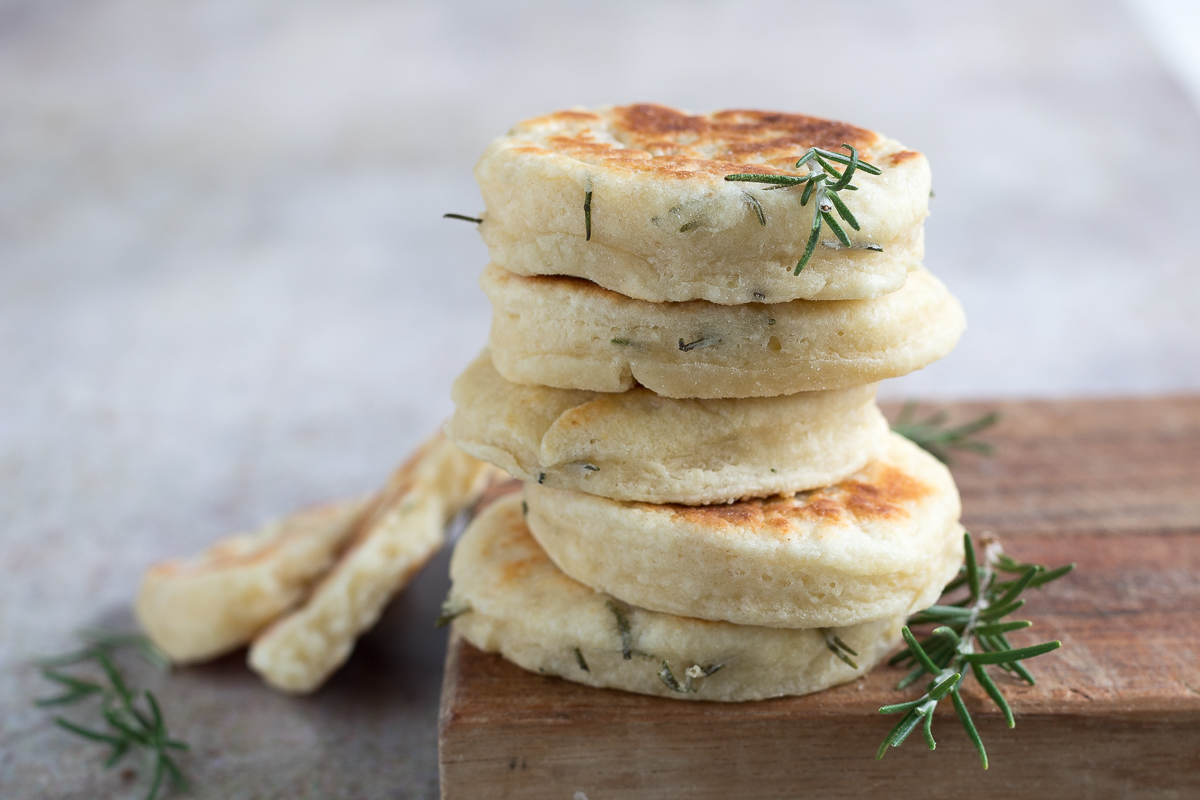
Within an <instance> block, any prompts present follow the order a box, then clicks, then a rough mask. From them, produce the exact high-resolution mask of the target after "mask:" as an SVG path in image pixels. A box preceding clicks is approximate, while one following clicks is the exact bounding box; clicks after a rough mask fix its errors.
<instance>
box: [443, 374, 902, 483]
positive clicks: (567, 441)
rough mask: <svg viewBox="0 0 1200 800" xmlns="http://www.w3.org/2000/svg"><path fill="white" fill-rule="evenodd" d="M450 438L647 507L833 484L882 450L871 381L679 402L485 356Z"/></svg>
mask: <svg viewBox="0 0 1200 800" xmlns="http://www.w3.org/2000/svg"><path fill="white" fill-rule="evenodd" d="M452 396H453V398H454V403H455V411H454V416H453V417H452V418H451V419H450V423H449V424H448V425H447V426H446V433H447V434H448V435H449V436H450V438H452V439H453V440H454V441H455V442H456V443H457V444H458V446H459V447H461V448H462V449H463V450H465V451H466V452H468V453H470V454H471V455H473V456H475V457H476V458H479V459H482V460H484V461H490V462H491V463H493V464H495V465H497V466H498V467H500V468H501V469H503V470H504V471H506V472H507V473H509V474H510V475H512V476H514V477H516V478H520V479H522V480H527V481H533V482H536V483H541V484H543V485H545V486H549V487H554V488H559V489H575V490H579V491H583V492H588V493H591V494H596V495H600V496H602V497H610V498H614V499H617V500H639V501H642V502H647V503H687V504H702V503H724V502H728V501H731V500H737V499H740V498H743V497H764V496H768V495H773V494H778V493H780V492H787V493H792V492H797V491H801V490H804V489H813V488H816V487H819V486H827V485H829V484H831V483H837V482H838V481H840V480H841V479H843V478H845V477H847V476H848V475H850V474H851V473H853V472H855V471H856V470H858V469H859V468H861V467H862V466H863V465H864V464H866V463H867V461H868V460H870V459H871V458H874V457H875V456H877V455H880V454H881V453H882V452H883V450H884V448H885V447H886V446H887V440H888V424H887V421H886V420H885V419H884V417H883V415H882V414H881V413H880V412H879V408H878V406H876V405H875V401H874V398H875V384H868V385H866V386H856V387H853V388H850V389H839V390H835V391H828V392H804V393H801V394H793V395H781V396H779V397H762V398H747V399H741V400H729V399H726V400H675V399H670V398H666V397H659V396H658V395H656V394H654V393H653V392H651V391H649V390H647V389H642V388H634V389H630V390H628V391H625V392H615V393H601V392H588V391H581V390H572V389H552V388H549V387H545V386H529V385H523V384H517V383H512V382H511V381H506V380H505V379H504V378H502V377H501V376H500V374H499V373H498V372H496V370H495V368H494V367H493V366H492V362H491V357H490V355H489V354H488V353H487V352H486V351H485V352H484V353H483V354H482V355H481V356H480V357H479V358H477V359H476V360H475V362H474V363H472V364H471V365H470V366H469V367H467V369H466V371H465V372H464V373H463V374H462V375H461V376H460V377H459V378H458V380H457V381H455V383H454V389H453V392H452Z"/></svg>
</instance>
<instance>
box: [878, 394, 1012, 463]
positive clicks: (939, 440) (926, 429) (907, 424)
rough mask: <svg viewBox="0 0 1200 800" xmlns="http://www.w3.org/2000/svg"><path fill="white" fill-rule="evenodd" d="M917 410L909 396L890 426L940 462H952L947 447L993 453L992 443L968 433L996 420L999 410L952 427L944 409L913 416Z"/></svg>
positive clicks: (984, 427) (992, 423)
mask: <svg viewBox="0 0 1200 800" xmlns="http://www.w3.org/2000/svg"><path fill="white" fill-rule="evenodd" d="M916 412H917V404H916V403H915V402H913V401H911V400H910V401H909V402H907V403H905V404H904V407H903V408H901V409H900V416H898V417H896V421H895V422H893V423H892V430H893V431H895V432H896V433H898V434H900V435H901V436H903V437H904V438H905V439H908V440H910V441H912V442H913V443H914V444H917V445H919V446H921V447H922V448H924V449H925V450H927V451H929V453H931V454H932V455H933V456H934V457H935V458H937V460H938V461H941V462H942V463H943V464H947V465H948V464H950V463H951V462H952V459H951V458H950V453H949V452H947V451H948V450H967V451H970V452H972V453H979V454H980V455H984V456H990V455H992V454H993V453H995V448H994V447H993V446H992V445H991V444H989V443H987V442H984V441H980V440H979V439H972V438H971V437H972V436H974V435H975V434H977V433H979V432H980V431H982V430H986V429H987V428H990V427H992V426H993V425H995V424H996V423H997V422H999V421H1000V412H999V411H992V412H991V413H988V414H984V415H983V416H981V417H978V418H976V419H973V420H971V421H970V422H965V423H963V424H962V425H957V426H955V427H953V428H948V427H946V418H947V414H946V412H945V411H944V410H943V411H938V412H936V413H934V414H931V415H930V416H928V417H926V418H925V419H923V420H917V419H916Z"/></svg>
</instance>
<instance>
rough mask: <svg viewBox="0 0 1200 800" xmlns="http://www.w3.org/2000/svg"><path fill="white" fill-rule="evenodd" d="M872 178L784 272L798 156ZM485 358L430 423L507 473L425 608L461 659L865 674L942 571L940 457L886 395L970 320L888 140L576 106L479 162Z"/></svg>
mask: <svg viewBox="0 0 1200 800" xmlns="http://www.w3.org/2000/svg"><path fill="white" fill-rule="evenodd" d="M845 145H849V146H851V147H853V148H854V149H855V150H856V151H857V153H858V154H859V157H860V158H861V159H862V160H863V161H866V162H868V163H869V164H870V165H873V166H874V167H877V168H878V170H879V174H877V175H875V174H867V173H866V172H863V171H860V172H858V173H857V174H856V175H855V176H854V184H855V186H856V189H854V190H847V191H843V192H842V193H841V199H842V200H844V202H845V205H846V206H847V207H848V208H849V210H850V211H851V212H852V214H853V216H854V218H855V219H856V222H857V224H858V228H857V229H851V228H850V227H849V226H847V228H846V231H845V232H846V234H847V235H848V241H849V244H847V243H846V242H845V241H842V240H840V238H838V237H835V236H834V233H833V232H831V230H830V229H829V227H828V226H826V227H825V229H824V234H825V235H824V236H823V237H822V238H821V239H820V240H819V242H818V244H817V246H816V249H815V251H814V252H812V253H811V257H809V258H808V259H807V260H806V262H805V264H804V267H803V269H801V270H800V271H799V272H796V270H795V268H796V266H797V263H798V262H799V261H800V260H801V259H802V258H803V257H804V253H805V248H806V244H807V242H808V240H809V236H810V231H811V230H812V229H813V225H814V214H816V213H819V211H818V207H819V204H818V203H817V202H806V201H807V200H810V199H811V198H807V197H806V196H805V194H804V193H803V187H801V186H792V187H771V186H770V185H764V184H760V183H752V182H745V181H729V180H725V177H726V176H728V175H733V174H739V173H759V174H768V175H793V176H803V175H804V174H805V172H806V169H810V168H806V167H800V168H797V167H796V161H797V159H798V158H800V157H801V156H803V155H804V154H805V152H806V151H807V150H808V149H809V148H810V147H818V148H822V149H823V150H826V151H838V152H842V153H849V152H850V148H849V147H844V146H845ZM475 174H476V178H477V179H478V181H479V184H480V187H481V189H482V192H483V197H484V201H485V204H486V212H485V213H484V214H483V216H482V222H481V223H480V224H479V230H480V233H481V234H482V236H483V238H484V241H485V242H486V243H487V245H488V249H489V253H490V256H491V259H492V263H491V264H490V265H488V266H487V268H486V269H485V270H484V273H483V278H482V284H483V288H484V291H485V292H486V293H487V295H488V297H489V299H490V300H491V302H492V306H493V309H494V317H493V324H492V331H491V336H490V340H489V342H488V347H487V349H486V350H485V351H484V352H483V353H482V354H481V355H480V356H479V358H478V359H477V360H476V361H475V362H474V363H473V364H471V365H470V366H469V367H468V368H467V370H466V372H465V373H464V374H463V375H462V376H461V377H460V378H459V379H458V381H457V382H456V384H455V386H454V391H453V394H454V400H455V403H456V411H455V414H454V417H453V418H452V420H451V422H450V424H449V425H448V427H447V434H448V436H449V437H450V438H451V439H452V440H453V441H454V442H455V443H457V444H458V446H459V447H460V448H461V449H462V450H464V451H466V452H467V453H469V454H471V455H473V456H475V457H477V458H479V459H482V460H483V461H486V462H489V463H491V464H494V465H495V466H497V467H499V468H500V469H502V470H505V471H506V472H508V473H509V474H511V475H513V476H515V477H517V478H519V479H521V480H523V481H524V482H525V484H524V490H523V492H521V493H520V494H519V495H512V496H510V497H508V498H506V499H504V500H501V501H499V502H497V503H495V504H493V505H491V506H490V507H489V508H488V509H487V510H486V511H484V512H483V513H482V514H481V515H479V516H478V517H477V518H476V519H475V520H474V522H473V523H472V524H471V525H470V527H469V528H468V530H467V532H466V533H465V534H464V535H463V538H462V539H461V540H460V542H459V544H458V546H457V550H456V552H455V554H454V558H453V561H452V565H451V576H452V578H453V589H452V591H451V595H450V597H449V598H448V600H447V606H446V611H447V614H448V615H452V616H454V627H455V629H456V631H457V632H458V633H459V634H460V635H461V636H463V637H465V638H466V639H467V640H468V641H470V642H471V643H472V644H474V645H475V646H477V647H479V648H482V649H484V650H487V651H492V652H498V653H501V654H503V655H504V657H506V658H508V659H509V660H511V661H513V662H514V663H516V664H518V665H520V666H522V667H525V668H527V669H530V670H536V671H539V672H542V673H546V674H552V675H559V676H561V677H564V678H567V679H569V680H573V681H578V682H581V683H586V684H591V685H594V686H606V687H614V688H620V689H626V690H630V691H635V692H643V693H647V694H659V695H666V696H672V697H679V698H694V699H707V700H748V699H756V698H763V697H771V696H777V695H785V694H802V693H805V692H811V691H815V690H818V689H822V688H825V687H827V686H830V685H833V684H836V683H841V682H844V681H847V680H850V679H852V678H854V677H856V676H857V675H859V674H861V673H863V672H865V671H866V670H868V669H870V668H871V667H872V666H873V665H874V664H875V663H876V662H877V661H878V660H879V659H880V658H881V657H882V656H883V655H884V654H885V653H886V652H887V651H888V650H889V649H890V648H892V647H893V646H894V644H895V643H896V641H897V640H898V638H899V633H900V628H901V626H902V625H903V624H904V621H905V619H906V617H907V615H909V614H910V613H911V612H913V611H915V610H918V609H920V608H923V607H926V606H928V605H930V604H932V603H933V602H934V601H935V600H936V599H937V597H938V595H939V594H940V592H941V589H942V587H943V586H944V585H945V583H946V582H947V581H948V580H949V579H950V578H952V577H953V576H954V575H955V573H956V572H957V570H958V569H959V566H960V564H961V563H962V547H963V545H962V528H961V527H960V525H959V512H960V506H959V498H958V493H957V490H956V488H955V486H954V482H953V480H952V479H951V477H950V474H949V472H948V471H947V470H946V469H945V467H944V466H943V465H942V464H941V463H939V462H938V461H937V460H936V459H934V458H933V457H932V456H930V455H929V454H927V453H926V452H925V451H923V450H921V449H920V448H918V447H917V446H916V445H914V444H912V443H911V442H909V441H908V440H906V439H903V438H901V437H900V436H898V435H896V434H893V433H891V432H890V431H889V429H888V425H887V423H886V421H885V420H884V418H883V416H882V415H881V413H880V411H879V409H878V407H877V406H876V404H875V391H876V386H877V383H878V381H880V380H882V379H884V378H890V377H894V376H898V375H903V374H905V373H908V372H910V371H912V370H915V369H920V368H921V367H924V366H925V365H927V364H929V363H930V362H932V361H934V360H935V359H938V358H940V357H942V356H944V355H946V354H947V353H948V352H949V351H950V349H951V348H952V347H953V346H954V345H955V343H956V342H957V340H958V338H959V336H960V334H961V333H962V330H963V328H964V324H965V323H964V318H963V313H962V309H961V307H960V306H959V304H958V302H957V301H956V300H955V298H954V297H953V296H952V295H951V294H950V293H949V292H948V291H947V289H946V287H945V286H943V285H942V284H941V283H940V282H939V281H938V280H937V279H936V278H935V277H934V276H933V275H931V274H930V273H929V272H928V271H927V270H926V269H925V268H924V267H923V266H922V265H921V259H922V256H923V244H924V240H923V226H924V220H925V217H926V216H927V214H928V199H929V195H930V175H929V167H928V164H927V162H926V160H925V158H924V156H922V155H921V154H920V153H916V152H913V151H911V150H907V149H905V148H904V147H903V146H902V145H901V144H899V143H898V142H896V141H893V140H891V139H888V138H886V137H884V136H882V135H880V134H877V133H873V132H871V131H868V130H863V129H861V128H857V127H854V126H851V125H846V124H843V123H837V122H830V121H827V120H821V119H815V118H812V117H806V116H799V115H792V114H779V113H767V112H759V111H723V112H718V113H714V114H707V115H690V114H686V113H683V112H680V111H676V110H673V109H669V108H664V107H661V106H654V105H637V106H626V107H617V108H603V109H598V110H595V111H587V110H570V111H562V112H558V113H554V114H550V115H548V116H544V117H538V118H536V119H532V120H529V121H527V122H524V123H521V124H520V125H518V126H517V127H515V128H514V129H513V130H512V131H511V132H510V133H509V134H508V135H506V136H504V137H501V138H500V139H497V140H496V141H495V142H493V143H492V145H491V146H490V147H489V148H488V149H487V151H486V152H485V153H484V155H483V157H482V158H481V160H480V161H479V164H478V166H477V167H476V171H475Z"/></svg>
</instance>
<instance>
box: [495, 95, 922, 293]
mask: <svg viewBox="0 0 1200 800" xmlns="http://www.w3.org/2000/svg"><path fill="white" fill-rule="evenodd" d="M843 143H848V144H851V145H853V146H855V147H857V148H858V149H859V150H860V153H861V157H862V158H863V159H865V160H867V161H869V162H870V163H872V164H873V165H874V166H876V167H879V168H880V169H882V170H883V172H882V174H881V175H878V176H875V175H869V174H867V173H865V172H861V171H860V172H857V173H855V175H854V177H853V183H854V185H856V186H858V190H857V191H848V190H847V191H842V192H840V193H839V196H840V197H841V198H842V199H843V201H844V202H845V203H846V205H847V206H848V207H849V209H850V210H851V212H852V213H853V214H854V215H855V217H857V219H858V222H859V224H860V230H859V231H855V230H853V229H852V228H850V227H849V226H846V225H843V228H844V229H845V231H846V233H847V234H848V236H849V238H850V242H851V245H852V247H851V248H843V247H841V245H840V244H839V243H838V241H837V239H836V238H835V236H834V234H833V233H832V232H831V231H830V230H829V228H828V227H825V228H824V231H823V235H822V244H821V245H820V246H818V247H817V250H816V252H815V253H814V255H813V256H812V259H811V260H810V261H809V263H808V265H807V266H806V267H805V268H804V270H803V271H802V272H801V273H800V274H799V275H794V274H793V269H794V268H795V266H796V263H797V261H798V260H799V259H800V257H801V255H802V253H803V252H804V248H805V245H806V244H807V241H808V237H809V231H810V229H811V226H812V218H813V210H814V208H815V203H813V202H811V200H810V202H809V203H808V204H807V206H802V205H801V203H800V200H801V195H802V190H801V189H800V188H789V189H776V190H771V189H768V188H767V187H766V186H764V185H762V184H755V183H742V182H730V181H726V180H724V178H725V176H726V175H729V174H733V173H745V172H759V173H771V174H788V175H804V174H807V167H801V168H799V169H796V167H795V162H796V160H797V159H798V158H799V157H800V156H801V155H803V154H804V152H805V151H806V150H807V149H808V148H809V147H810V146H817V147H821V148H823V149H826V150H830V151H837V152H841V153H846V152H847V151H845V150H842V149H841V146H842V144H843ZM475 178H476V180H477V181H478V182H479V187H480V190H481V192H482V193H483V199H484V203H485V204H486V207H487V210H486V212H485V213H484V215H483V220H484V221H483V223H482V224H481V225H480V226H479V231H480V234H481V235H482V236H483V240H484V242H485V243H486V244H487V246H488V251H489V253H490V254H491V258H492V260H493V261H495V262H496V263H497V264H500V265H501V266H503V267H504V268H506V269H508V270H511V271H513V272H517V273H520V274H522V275H574V276H577V277H580V278H586V279H587V280H590V281H594V282H595V283H597V284H599V285H601V286H604V287H605V288H608V289H611V290H613V291H615V292H620V293H621V294H623V295H626V296H628V297H636V298H638V299H641V300H648V301H651V302H667V301H682V300H693V299H703V300H709V301H711V302H714V303H723V304H740V303H751V302H758V301H765V302H770V303H779V302H785V301H788V300H796V299H808V300H846V299H863V298H870V297H878V296H879V295H882V294H886V293H887V292H891V291H895V290H896V289H898V288H899V287H900V286H901V285H903V283H904V280H905V277H906V273H907V264H908V263H909V262H912V261H920V260H921V258H922V257H923V254H924V240H923V235H922V225H923V223H924V220H925V217H926V216H927V215H928V204H929V191H930V173H929V164H928V162H927V161H926V160H925V157H924V156H923V155H921V154H920V153H916V152H913V151H911V150H908V149H906V148H905V147H904V146H903V145H902V144H900V143H899V142H896V141H894V140H892V139H888V138H887V137H885V136H882V135H880V134H878V133H874V132H872V131H868V130H864V129H862V128H859V127H855V126H853V125H848V124H845V123H841V122H833V121H830V120H824V119H818V118H815V117H807V116H802V115H798V114H782V113H777V112H770V111H745V110H735V111H718V112H715V113H712V114H699V115H693V114H688V113H686V112H682V111H677V110H675V109H671V108H666V107H664V106H658V105H648V104H642V105H633V106H619V107H605V108H597V109H593V110H588V109H570V110H566V111H559V112H556V113H553V114H548V115H546V116H542V117H537V118H534V119H530V120H527V121H525V122H522V123H520V124H519V125H517V126H516V127H514V128H513V129H512V130H511V131H509V133H508V134H507V135H505V136H502V137H500V138H499V139H497V140H496V141H494V142H493V143H492V144H491V145H490V146H489V147H488V148H487V150H486V151H485V152H484V154H483V156H482V157H481V158H480V160H479V163H478V165H477V166H476V167H475ZM589 191H590V192H591V201H590V205H589V212H590V218H591V225H590V236H589V231H588V225H587V221H586V218H585V210H584V205H585V201H586V198H587V196H588V195H587V193H588V192H589ZM760 214H761V216H760ZM868 245H870V246H872V247H877V248H881V249H882V252H876V251H873V250H868V249H864V248H865V247H866V246H868Z"/></svg>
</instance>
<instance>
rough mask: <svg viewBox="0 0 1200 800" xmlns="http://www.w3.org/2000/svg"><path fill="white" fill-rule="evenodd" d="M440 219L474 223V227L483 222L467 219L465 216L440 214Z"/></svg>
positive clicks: (477, 218) (473, 218) (471, 218)
mask: <svg viewBox="0 0 1200 800" xmlns="http://www.w3.org/2000/svg"><path fill="white" fill-rule="evenodd" d="M442 219H461V220H462V221H463V222H474V223H475V224H476V225H478V224H480V223H481V222H483V220H482V219H480V218H479V217H468V216H466V215H465V214H442Z"/></svg>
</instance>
